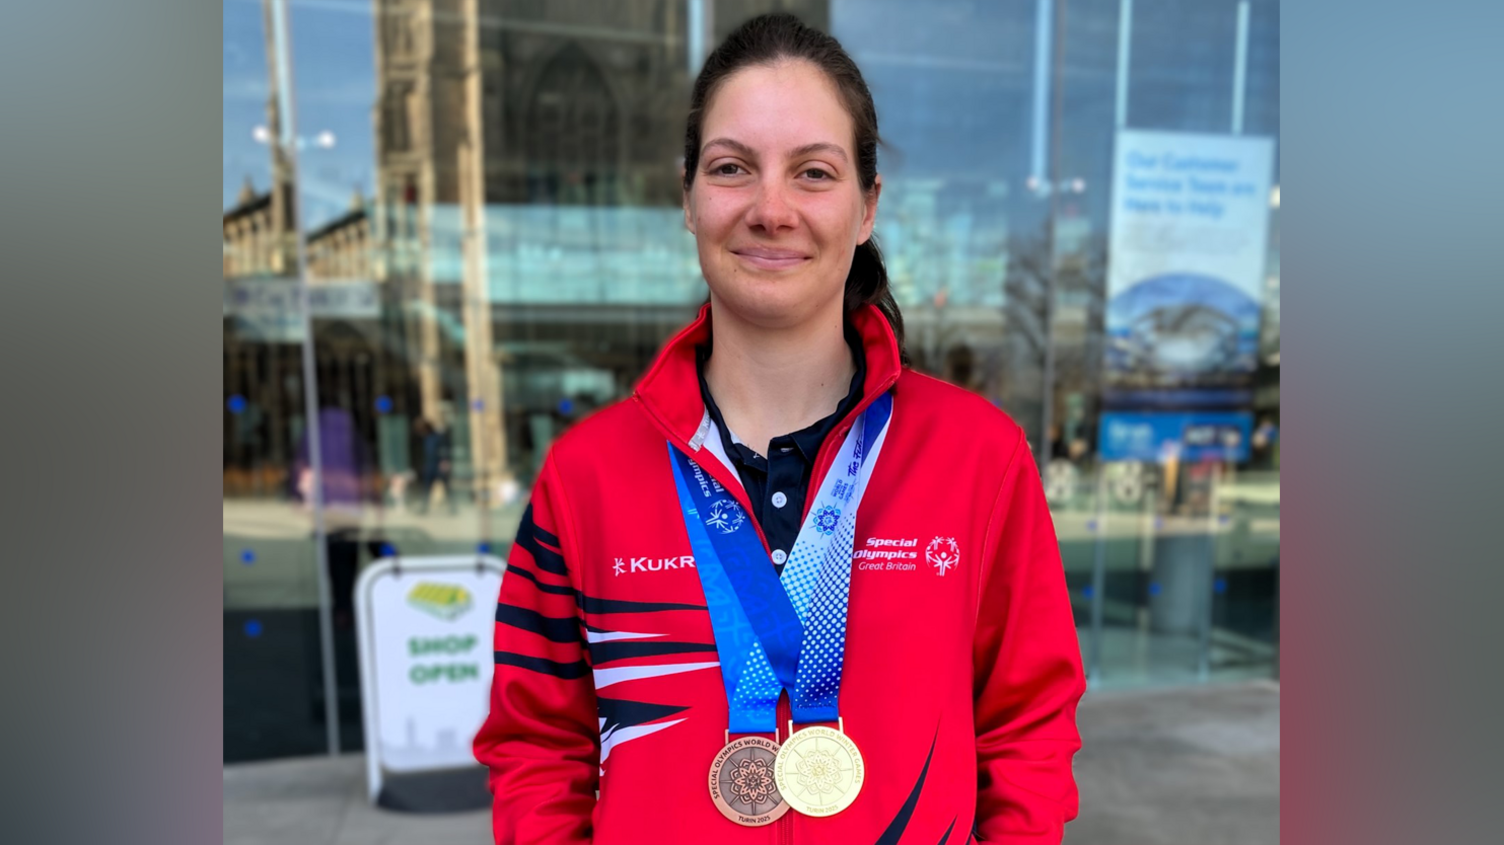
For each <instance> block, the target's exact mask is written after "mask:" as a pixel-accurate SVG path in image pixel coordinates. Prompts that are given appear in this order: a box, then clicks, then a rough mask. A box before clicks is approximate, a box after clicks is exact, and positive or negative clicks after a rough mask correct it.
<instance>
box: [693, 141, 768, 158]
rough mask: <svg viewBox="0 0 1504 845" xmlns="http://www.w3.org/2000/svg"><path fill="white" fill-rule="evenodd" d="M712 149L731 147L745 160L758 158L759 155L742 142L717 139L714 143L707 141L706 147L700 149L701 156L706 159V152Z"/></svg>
mask: <svg viewBox="0 0 1504 845" xmlns="http://www.w3.org/2000/svg"><path fill="white" fill-rule="evenodd" d="M711 147H730V148H731V150H732V151H733V152H735V153H736V154H737V155H739V156H741V157H743V158H748V159H755V158H757V153H756V152H754V151H753V150H752V148H751V147H749V146H747V145H746V144H743V143H742V142H741V141H733V140H731V139H730V138H716V139H714V140H712V141H706V142H705V146H703V147H701V148H700V156H701V157H704V155H705V151H706V150H708V149H710V148H711Z"/></svg>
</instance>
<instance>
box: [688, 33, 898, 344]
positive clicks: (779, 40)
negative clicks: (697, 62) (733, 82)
mask: <svg viewBox="0 0 1504 845" xmlns="http://www.w3.org/2000/svg"><path fill="white" fill-rule="evenodd" d="M790 59H797V60H802V61H807V62H809V63H810V64H813V65H814V66H815V67H817V68H819V69H820V70H822V71H824V73H825V75H826V76H828V77H829V78H830V80H831V82H833V83H835V86H836V90H837V91H839V92H840V95H841V100H842V102H843V103H844V104H845V106H846V112H847V114H849V115H850V116H851V123H852V126H853V128H854V130H855V134H856V161H857V179H858V182H859V183H860V185H861V187H862V190H863V191H864V192H865V191H871V190H872V188H873V186H874V185H875V184H876V183H877V145H878V143H879V141H880V139H879V137H878V134H877V107H876V106H875V105H873V102H872V92H871V91H868V90H867V82H866V81H865V80H864V79H862V72H861V70H859V69H858V68H857V66H856V62H854V61H852V60H851V56H849V55H847V54H846V51H845V50H844V49H842V48H841V42H839V41H837V40H836V39H834V38H832V37H831V36H829V35H827V34H825V33H823V32H821V31H819V30H818V29H814V28H813V27H809V26H805V25H804V22H802V21H800V20H799V19H798V18H796V17H794V16H793V15H790V14H787V13H784V12H778V13H774V14H768V15H759V16H758V17H755V18H752V19H751V20H749V21H747V22H746V23H744V24H742V25H741V26H739V27H737V28H736V30H735V31H734V32H732V33H731V34H730V35H728V36H726V40H725V41H724V42H722V43H721V45H720V46H719V47H716V48H715V51H714V52H712V53H711V54H710V56H709V57H707V58H706V59H705V67H704V68H702V69H701V70H700V75H699V77H698V78H697V79H695V87H694V91H693V92H692V93H691V94H690V99H689V119H688V120H687V121H685V128H684V190H685V191H686V192H688V191H689V189H690V187H691V186H692V185H693V184H694V180H695V170H696V169H697V168H698V167H699V164H700V143H701V137H700V133H701V130H702V129H703V127H704V123H705V110H706V107H707V106H708V105H709V103H710V98H711V97H712V96H714V95H715V92H716V90H717V89H718V88H719V87H720V85H721V83H722V82H724V81H725V80H726V78H727V77H729V76H731V75H732V74H734V73H736V72H737V71H739V70H741V69H742V68H745V67H749V66H752V65H772V64H776V63H778V62H780V61H785V60H790ZM868 304H871V305H876V306H877V308H878V310H879V311H881V312H882V315H883V316H884V317H885V318H887V320H888V325H890V326H892V328H893V335H894V337H896V338H897V339H898V353H899V356H900V359H901V360H902V362H903V364H904V365H908V364H909V353H908V350H907V349H905V348H904V341H903V315H902V314H901V313H899V310H898V302H897V301H896V300H895V299H894V298H893V292H892V291H891V290H889V288H888V269H887V267H886V266H885V265H884V264H883V254H882V250H880V249H879V248H878V246H877V235H876V233H874V234H873V235H872V236H871V237H869V238H868V239H867V240H866V242H865V243H861V244H858V245H857V247H856V252H855V254H854V255H853V256H852V259H851V272H849V273H848V274H847V275H846V297H845V308H846V313H848V314H849V313H851V312H852V311H855V310H856V309H857V308H860V307H861V306H863V305H868Z"/></svg>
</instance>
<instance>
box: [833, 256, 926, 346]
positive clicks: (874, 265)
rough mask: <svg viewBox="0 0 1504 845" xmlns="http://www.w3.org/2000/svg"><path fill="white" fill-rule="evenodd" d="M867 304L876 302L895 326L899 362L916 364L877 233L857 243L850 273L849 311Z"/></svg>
mask: <svg viewBox="0 0 1504 845" xmlns="http://www.w3.org/2000/svg"><path fill="white" fill-rule="evenodd" d="M863 305H876V306H877V310H878V311H880V312H882V315H883V318H884V319H886V320H887V321H888V325H889V326H890V327H891V328H892V329H893V337H894V338H895V339H896V340H897V341H898V360H899V363H900V364H901V365H902V366H905V367H907V366H909V365H910V364H911V363H913V362H912V361H910V360H909V350H908V348H907V347H905V346H904V341H903V314H901V313H900V312H899V310H898V301H897V300H895V299H894V298H893V291H892V289H891V288H889V287H888V268H887V266H886V265H884V264H883V252H882V250H881V249H880V248H879V247H878V245H877V235H875V234H874V235H872V236H870V237H868V238H867V240H866V241H865V242H863V243H860V244H857V247H856V252H855V254H853V255H852V258H851V272H850V273H847V274H846V313H848V314H850V313H851V312H852V311H855V310H856V309H858V308H860V307H862V306H863Z"/></svg>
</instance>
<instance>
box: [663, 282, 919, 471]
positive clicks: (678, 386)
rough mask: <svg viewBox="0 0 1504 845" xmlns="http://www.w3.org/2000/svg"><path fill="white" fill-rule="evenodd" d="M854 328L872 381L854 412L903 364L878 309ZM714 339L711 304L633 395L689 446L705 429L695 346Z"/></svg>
mask: <svg viewBox="0 0 1504 845" xmlns="http://www.w3.org/2000/svg"><path fill="white" fill-rule="evenodd" d="M851 325H852V326H853V327H854V328H855V329H856V331H857V334H858V335H860V336H861V338H862V351H863V352H864V353H865V354H866V357H867V379H866V381H865V382H864V383H863V384H862V399H861V401H860V402H858V403H857V405H856V407H855V408H853V409H852V410H851V412H849V413H848V418H849V417H850V415H851V414H855V413H857V412H859V411H861V409H863V408H865V407H867V405H868V404H870V403H871V402H872V400H874V399H876V398H877V397H878V396H880V395H881V394H882V393H883V392H884V391H886V390H887V389H888V388H890V387H892V386H893V385H894V383H896V382H897V381H898V375H899V373H900V372H901V371H902V369H903V368H902V365H901V364H900V362H899V356H898V339H897V338H895V337H894V336H893V329H892V328H891V327H889V326H888V320H887V318H886V317H884V316H883V315H882V312H881V311H879V310H877V306H875V305H863V306H862V307H860V308H858V309H857V310H855V311H853V312H851ZM709 338H710V303H708V302H707V303H705V304H704V305H702V306H700V313H699V315H698V316H696V317H695V320H694V322H692V323H690V324H689V325H688V326H686V327H684V328H683V329H682V330H681V331H680V332H679V333H678V334H676V335H674V336H673V338H671V339H670V340H669V342H668V343H667V344H665V345H664V347H663V350H662V351H661V352H659V353H658V357H657V358H656V359H654V360H653V365H652V366H651V367H649V368H648V371H647V373H646V374H645V375H644V376H643V377H642V379H641V380H640V381H638V382H637V388H636V390H634V391H633V396H634V397H635V398H636V399H637V400H638V401H639V402H641V403H642V405H643V407H644V408H646V409H647V411H648V413H649V414H650V415H651V416H652V417H653V418H654V419H656V420H657V421H658V424H659V425H660V426H662V427H664V428H665V429H667V430H668V433H669V434H670V436H672V437H673V439H674V440H676V441H677V442H679V443H688V442H689V441H690V440H691V439H692V438H694V436H695V434H696V433H697V432H698V431H699V430H700V423H701V421H702V420H703V419H704V418H705V402H704V400H703V399H702V398H701V397H700V378H699V372H698V370H697V369H696V368H695V347H697V346H699V345H701V344H703V343H705V342H706V341H707V340H709Z"/></svg>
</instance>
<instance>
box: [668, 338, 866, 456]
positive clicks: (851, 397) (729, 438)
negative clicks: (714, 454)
mask: <svg viewBox="0 0 1504 845" xmlns="http://www.w3.org/2000/svg"><path fill="white" fill-rule="evenodd" d="M844 331H845V335H846V345H847V346H848V347H850V348H851V360H852V361H854V362H855V363H856V373H855V374H853V375H852V377H851V386H850V387H849V388H848V389H847V391H846V396H845V397H844V398H843V399H841V401H840V403H839V404H837V405H836V409H835V411H833V412H832V413H830V414H827V415H826V416H825V417H823V418H821V419H820V420H818V421H816V422H814V423H811V424H810V425H807V426H805V427H804V428H801V429H799V430H798V431H795V432H792V433H790V434H786V435H783V436H784V437H788V438H790V439H792V440H793V441H794V445H795V446H796V447H798V449H799V453H800V454H801V455H803V456H804V460H805V461H807V462H809V463H814V460H815V455H816V454H818V453H819V451H820V444H821V443H824V442H825V438H826V436H827V435H829V434H830V432H831V429H833V428H835V427H836V424H837V423H839V422H840V421H841V420H843V419H845V418H846V415H847V414H849V413H851V409H852V408H854V407H856V404H857V403H858V402H860V401H861V399H862V387H863V385H865V384H866V382H867V355H866V352H865V351H864V350H863V349H862V336H861V335H860V334H858V333H857V331H856V327H855V326H853V325H852V323H851V321H850V320H847V321H845V327H844ZM713 342H714V336H713V334H710V335H707V337H706V339H705V342H704V343H701V344H698V345H697V346H696V347H695V370H696V373H697V375H698V377H699V381H700V399H701V400H702V401H703V402H704V403H705V410H706V411H707V412H708V413H709V414H710V419H711V420H712V421H714V422H715V426H716V428H717V429H718V430H719V431H720V433H721V442H722V445H724V446H725V447H726V454H728V455H735V454H737V449H736V448H735V446H736V445H737V444H739V443H740V442H741V441H740V440H738V439H736V435H735V434H734V433H733V432H732V431H731V428H730V426H728V425H726V420H725V419H723V418H722V417H721V409H720V406H718V405H716V403H715V397H714V396H712V395H711V393H710V384H709V383H708V382H706V381H705V364H706V363H707V362H709V360H710V353H711V348H712V345H713ZM747 448H748V450H749V451H752V452H754V454H755V451H756V450H753V449H751V448H750V447H747ZM764 457H769V458H770V457H772V456H771V455H767V456H764Z"/></svg>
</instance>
